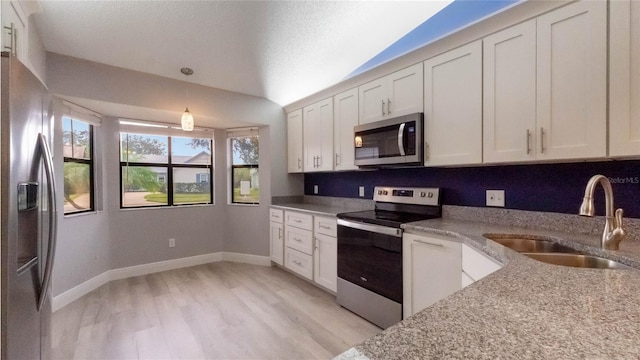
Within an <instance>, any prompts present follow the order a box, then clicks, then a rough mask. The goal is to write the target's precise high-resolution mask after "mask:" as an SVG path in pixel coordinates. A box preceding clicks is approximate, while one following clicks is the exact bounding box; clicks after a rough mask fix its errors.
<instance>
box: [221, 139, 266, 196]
mask: <svg viewBox="0 0 640 360" xmlns="http://www.w3.org/2000/svg"><path fill="white" fill-rule="evenodd" d="M227 138H228V139H229V152H230V154H231V159H230V160H231V181H230V183H231V186H230V188H231V189H230V190H231V203H233V204H259V203H260V167H259V148H260V147H259V140H258V129H257V128H251V129H235V130H229V131H228V132H227Z"/></svg>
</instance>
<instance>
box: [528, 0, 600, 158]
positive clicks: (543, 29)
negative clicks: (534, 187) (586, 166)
mask: <svg viewBox="0 0 640 360" xmlns="http://www.w3.org/2000/svg"><path fill="white" fill-rule="evenodd" d="M537 40H538V41H537V59H536V60H537V111H536V112H537V125H538V128H537V129H536V130H537V135H538V138H537V140H536V143H537V144H536V145H538V149H537V158H538V159H542V160H545V159H553V160H556V159H576V158H598V157H604V156H606V146H607V137H606V134H607V121H606V119H607V113H606V110H607V2H606V1H580V2H575V3H572V4H570V5H567V6H564V7H562V8H559V9H557V10H554V11H552V12H550V13H547V14H545V15H542V16H540V17H538V19H537Z"/></svg>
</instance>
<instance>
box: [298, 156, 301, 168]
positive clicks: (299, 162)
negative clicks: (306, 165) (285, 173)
mask: <svg viewBox="0 0 640 360" xmlns="http://www.w3.org/2000/svg"><path fill="white" fill-rule="evenodd" d="M301 163H302V159H300V158H298V169H301V168H302V166H301V165H302V164H301Z"/></svg>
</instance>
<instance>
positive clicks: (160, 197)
mask: <svg viewBox="0 0 640 360" xmlns="http://www.w3.org/2000/svg"><path fill="white" fill-rule="evenodd" d="M211 143H212V140H211V139H210V138H190V137H180V136H166V135H147V134H135V133H121V134H120V169H121V170H120V174H121V178H120V179H121V184H122V185H121V186H122V195H121V207H123V208H129V207H151V206H171V205H187V204H211V203H212V202H213V201H212V197H211V194H212V184H211V182H210V181H209V179H210V178H211V173H212V171H213V170H212V164H211V163H212V154H211V148H212V146H211Z"/></svg>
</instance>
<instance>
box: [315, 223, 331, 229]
mask: <svg viewBox="0 0 640 360" xmlns="http://www.w3.org/2000/svg"><path fill="white" fill-rule="evenodd" d="M318 227H319V228H320V229H327V230H331V227H330V226H326V225H322V224H320V225H318Z"/></svg>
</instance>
